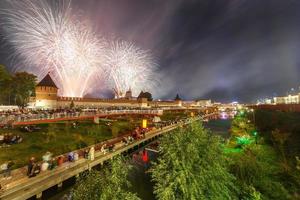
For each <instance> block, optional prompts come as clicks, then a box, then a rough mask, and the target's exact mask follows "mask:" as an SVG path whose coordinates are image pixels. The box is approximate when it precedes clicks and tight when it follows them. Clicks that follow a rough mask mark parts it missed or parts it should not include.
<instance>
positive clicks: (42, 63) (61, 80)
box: [1, 0, 105, 97]
mask: <svg viewBox="0 0 300 200" xmlns="http://www.w3.org/2000/svg"><path fill="white" fill-rule="evenodd" d="M8 3H9V5H10V6H9V8H7V9H3V10H1V16H2V18H3V19H4V20H3V22H2V26H3V27H4V30H5V31H6V33H7V37H6V39H7V40H8V42H9V43H10V44H11V45H12V46H13V48H14V50H15V55H16V56H17V57H20V58H21V59H23V60H24V61H25V62H24V63H25V65H23V66H22V67H21V70H27V71H30V72H33V73H35V74H37V75H38V77H39V78H41V77H42V76H44V75H45V74H46V73H48V72H51V74H52V75H53V76H54V79H55V80H56V81H57V82H58V85H59V87H60V94H61V95H64V96H71V97H74V96H76V97H82V96H83V95H84V94H85V92H86V91H87V89H88V88H89V87H90V85H91V84H93V87H95V85H96V84H95V83H94V82H93V83H91V82H89V80H90V78H91V76H93V75H94V74H99V73H101V72H102V68H101V64H102V63H103V62H104V60H103V58H104V54H105V52H104V44H105V42H104V40H103V39H98V37H97V36H96V35H95V33H94V32H92V31H91V30H90V29H89V28H88V27H86V26H83V25H82V24H81V23H80V22H78V20H76V18H75V16H73V15H72V14H71V7H70V1H65V0H53V1H46V0H23V1H19V0H10V1H9V2H8ZM92 80H96V79H92Z"/></svg>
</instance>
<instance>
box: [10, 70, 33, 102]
mask: <svg viewBox="0 0 300 200" xmlns="http://www.w3.org/2000/svg"><path fill="white" fill-rule="evenodd" d="M12 84H13V92H14V94H15V99H14V100H15V104H17V105H19V106H22V107H23V106H26V105H27V103H28V102H29V97H30V96H34V95H35V84H36V76H35V75H33V74H29V73H27V72H17V73H15V75H14V76H13V78H12Z"/></svg>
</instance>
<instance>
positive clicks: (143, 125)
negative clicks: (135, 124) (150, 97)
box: [142, 119, 147, 128]
mask: <svg viewBox="0 0 300 200" xmlns="http://www.w3.org/2000/svg"><path fill="white" fill-rule="evenodd" d="M142 127H143V128H147V119H143V121H142Z"/></svg>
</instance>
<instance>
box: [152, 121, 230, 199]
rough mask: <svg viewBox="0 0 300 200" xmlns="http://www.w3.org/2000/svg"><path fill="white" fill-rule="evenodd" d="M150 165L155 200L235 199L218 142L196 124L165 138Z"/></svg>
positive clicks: (216, 138)
mask: <svg viewBox="0 0 300 200" xmlns="http://www.w3.org/2000/svg"><path fill="white" fill-rule="evenodd" d="M160 145H161V150H162V151H161V155H160V157H159V158H158V162H157V163H155V164H154V166H153V169H152V170H151V171H152V178H153V180H154V182H155V186H154V193H155V194H156V196H157V198H158V199H159V200H173V199H178V200H181V199H183V200H185V199H186V200H193V199H197V200H198V199H213V200H218V199H222V200H224V199H236V198H235V186H234V177H233V176H232V175H231V174H230V173H229V172H228V169H227V161H226V158H225V156H224V154H223V152H222V148H221V143H220V138H219V137H216V136H212V135H211V134H208V133H207V131H206V130H204V129H203V127H202V125H201V124H200V123H199V122H195V123H193V124H192V125H189V126H188V127H186V128H180V129H177V130H175V131H173V132H172V133H170V134H168V135H165V136H164V137H163V138H162V140H161V144H160Z"/></svg>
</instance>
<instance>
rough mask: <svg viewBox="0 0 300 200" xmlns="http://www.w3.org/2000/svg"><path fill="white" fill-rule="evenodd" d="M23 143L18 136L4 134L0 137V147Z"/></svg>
mask: <svg viewBox="0 0 300 200" xmlns="http://www.w3.org/2000/svg"><path fill="white" fill-rule="evenodd" d="M22 141H23V138H22V137H21V136H20V135H14V134H12V133H5V134H3V135H0V147H2V146H6V145H12V144H19V143H21V142H22Z"/></svg>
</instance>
